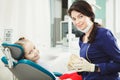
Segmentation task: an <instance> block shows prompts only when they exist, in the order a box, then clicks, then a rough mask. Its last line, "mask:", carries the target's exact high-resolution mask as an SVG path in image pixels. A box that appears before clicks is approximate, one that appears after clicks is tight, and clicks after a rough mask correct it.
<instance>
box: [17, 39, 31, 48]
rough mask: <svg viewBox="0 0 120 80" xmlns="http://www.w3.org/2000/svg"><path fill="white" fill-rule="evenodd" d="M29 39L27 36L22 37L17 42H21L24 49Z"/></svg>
mask: <svg viewBox="0 0 120 80" xmlns="http://www.w3.org/2000/svg"><path fill="white" fill-rule="evenodd" d="M28 41H29V40H28V39H26V38H25V37H20V38H19V39H18V40H17V41H16V42H15V44H19V45H21V46H22V47H23V49H24V45H25V44H26V42H28Z"/></svg>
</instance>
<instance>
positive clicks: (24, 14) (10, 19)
mask: <svg viewBox="0 0 120 80" xmlns="http://www.w3.org/2000/svg"><path fill="white" fill-rule="evenodd" d="M0 29H1V30H0V31H4V29H13V31H12V37H11V38H12V42H14V41H16V40H17V39H18V38H19V37H21V36H25V37H27V38H29V39H30V40H32V41H34V42H35V43H36V44H38V45H39V46H41V47H50V46H51V45H50V43H51V42H50V0H0ZM1 33H2V32H1ZM2 34H3V33H2ZM0 38H1V39H2V40H3V38H4V35H3V36H0Z"/></svg>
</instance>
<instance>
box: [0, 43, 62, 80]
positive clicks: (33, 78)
mask: <svg viewBox="0 0 120 80" xmlns="http://www.w3.org/2000/svg"><path fill="white" fill-rule="evenodd" d="M2 46H3V47H4V48H8V49H9V50H10V54H11V57H12V58H13V59H8V58H7V57H6V56H3V57H2V58H1V60H2V62H3V63H4V64H5V65H6V66H7V67H8V69H9V70H10V71H11V72H12V73H13V74H14V75H15V76H16V77H17V78H18V80H56V77H55V75H56V76H60V75H61V74H60V73H59V72H54V73H55V74H53V73H51V72H49V71H48V70H47V69H45V68H43V67H42V66H40V65H38V64H36V63H35V62H32V61H30V60H27V59H23V58H22V56H23V55H24V50H23V48H22V46H20V45H18V44H7V43H3V44H2ZM4 50H5V49H4ZM4 50H3V52H4V53H5V54H8V53H6V51H4ZM8 60H12V67H9V61H8ZM16 60H17V61H16Z"/></svg>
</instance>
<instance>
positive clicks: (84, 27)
mask: <svg viewBox="0 0 120 80" xmlns="http://www.w3.org/2000/svg"><path fill="white" fill-rule="evenodd" d="M68 14H69V16H70V17H71V19H72V21H73V24H74V25H75V26H76V28H77V29H78V30H79V31H81V32H83V33H85V34H84V35H83V36H82V37H80V40H79V46H80V59H79V61H77V63H76V62H75V63H73V64H71V65H72V69H73V68H74V70H76V71H77V72H81V75H82V77H83V80H119V79H118V78H119V74H118V72H119V71H120V49H119V47H118V45H117V42H116V38H115V37H114V35H113V34H112V32H111V31H110V30H108V29H106V28H103V27H102V26H100V25H99V24H98V23H96V22H95V21H94V20H95V14H94V12H93V10H92V7H91V5H90V4H89V3H88V2H86V1H84V0H77V1H75V2H73V4H72V5H71V7H70V8H69V10H68ZM68 66H69V65H68Z"/></svg>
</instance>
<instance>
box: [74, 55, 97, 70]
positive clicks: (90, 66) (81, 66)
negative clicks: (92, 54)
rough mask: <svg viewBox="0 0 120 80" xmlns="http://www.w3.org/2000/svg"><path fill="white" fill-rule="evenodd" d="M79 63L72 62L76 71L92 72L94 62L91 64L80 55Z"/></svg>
mask: <svg viewBox="0 0 120 80" xmlns="http://www.w3.org/2000/svg"><path fill="white" fill-rule="evenodd" d="M79 60H80V63H75V64H73V66H74V68H75V70H76V71H78V72H83V71H86V72H94V70H95V64H92V63H90V62H88V61H87V60H86V59H84V58H82V57H80V59H79Z"/></svg>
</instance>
